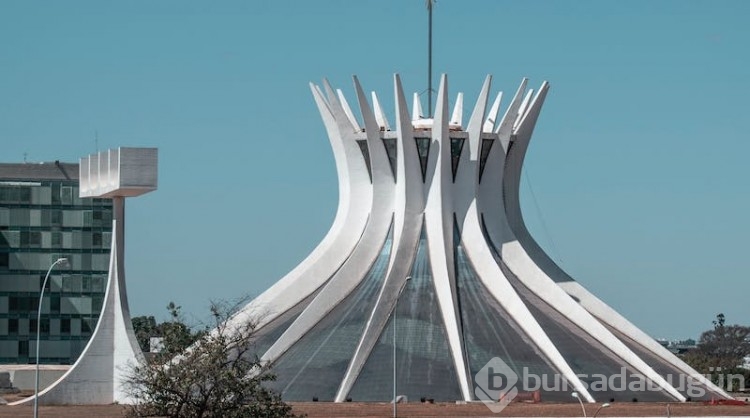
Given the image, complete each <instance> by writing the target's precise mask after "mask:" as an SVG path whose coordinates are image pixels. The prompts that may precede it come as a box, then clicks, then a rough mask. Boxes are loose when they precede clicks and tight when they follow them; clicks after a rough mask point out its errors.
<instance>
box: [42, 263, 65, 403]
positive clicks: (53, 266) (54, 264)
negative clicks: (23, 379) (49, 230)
mask: <svg viewBox="0 0 750 418" xmlns="http://www.w3.org/2000/svg"><path fill="white" fill-rule="evenodd" d="M58 264H60V265H63V264H68V259H67V258H65V257H60V258H58V259H57V260H56V261H55V262H54V263H52V265H51V266H49V270H47V275H46V276H44V282H42V291H41V292H40V293H39V306H38V307H37V313H36V377H35V378H34V418H38V417H39V340H40V335H41V322H42V298H44V288H45V287H47V280H48V279H49V275H50V273H52V269H53V268H55V266H56V265H58Z"/></svg>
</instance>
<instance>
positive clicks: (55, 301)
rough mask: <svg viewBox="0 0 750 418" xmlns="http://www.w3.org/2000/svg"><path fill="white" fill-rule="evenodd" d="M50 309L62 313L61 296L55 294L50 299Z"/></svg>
mask: <svg viewBox="0 0 750 418" xmlns="http://www.w3.org/2000/svg"><path fill="white" fill-rule="evenodd" d="M49 310H50V312H52V313H60V297H59V296H53V297H51V298H50V299H49Z"/></svg>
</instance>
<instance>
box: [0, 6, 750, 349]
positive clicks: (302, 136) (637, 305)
mask: <svg viewBox="0 0 750 418" xmlns="http://www.w3.org/2000/svg"><path fill="white" fill-rule="evenodd" d="M747 16H750V2H746V1H686V0H679V1H666V0H665V1H659V2H653V1H576V2H572V1H567V2H562V1H455V0H441V1H439V2H438V3H437V6H436V7H435V15H434V23H435V36H434V48H435V49H434V71H435V74H438V73H442V72H445V73H448V74H449V79H450V86H451V89H452V93H451V97H454V96H455V93H456V92H457V91H459V90H460V91H463V92H464V93H465V95H466V98H465V99H466V102H467V103H473V101H474V100H475V98H476V95H477V93H478V91H479V88H480V86H481V83H482V81H483V78H484V76H485V75H486V74H488V73H489V74H493V76H494V80H493V90H494V91H497V90H504V91H505V92H507V93H512V91H514V90H515V88H516V87H517V85H518V83H519V81H520V79H521V78H522V77H524V76H526V77H529V78H530V79H531V84H532V85H534V86H538V85H539V84H540V83H541V82H542V81H543V80H548V81H549V82H550V83H551V86H552V89H551V92H550V95H549V96H548V99H547V102H546V104H545V108H544V111H543V113H542V116H541V119H540V122H539V125H538V128H537V130H536V132H535V136H534V139H533V140H532V145H531V147H530V150H529V156H528V159H527V165H526V167H525V168H526V172H525V174H526V177H527V180H528V181H525V183H524V189H523V191H522V193H523V194H522V198H523V204H524V211H525V212H524V213H525V216H526V219H527V222H528V224H529V227H530V229H531V231H532V233H533V234H534V235H535V236H536V237H537V239H538V241H539V242H540V243H541V245H542V246H543V247H545V248H546V249H547V250H548V251H549V252H550V253H551V255H552V256H553V258H554V259H555V260H558V261H559V262H560V263H561V265H562V267H563V268H564V269H566V270H567V271H568V272H569V273H570V274H571V275H573V276H574V277H575V278H577V280H579V281H580V282H581V283H583V284H584V285H585V286H586V287H588V288H589V289H590V290H592V291H593V292H594V293H595V294H597V295H598V296H600V297H601V298H602V299H603V300H605V301H606V302H608V303H610V304H611V305H612V306H614V307H615V308H616V309H618V310H619V311H620V312H621V313H623V314H624V315H625V316H626V317H628V318H629V319H631V320H632V321H633V322H634V323H636V324H637V325H639V326H641V327H642V328H643V329H644V330H646V331H647V332H649V333H650V334H652V335H654V336H655V337H674V338H682V337H697V336H698V335H699V333H700V332H701V331H702V330H704V329H707V328H708V327H710V325H711V320H712V319H713V317H714V315H715V314H716V313H719V312H723V313H725V314H726V316H727V320H728V322H731V323H734V322H740V323H744V324H749V323H750V315H749V314H750V304H748V303H747V295H748V290H750V284H749V283H748V280H747V279H748V273H747V271H748V268H749V266H748V261H747V260H748V258H750V257H748V256H747V254H746V253H747V250H748V244H747V237H748V233H749V232H750V222H749V221H748V218H747V215H746V214H747V213H750V198H749V197H748V192H747V190H748V179H750V169H748V164H747V162H746V161H747V156H748V154H750V145H749V144H748V139H749V138H748V135H747V120H748V114H750V105H749V104H748V100H747V99H746V94H747V92H748V91H750V81H749V80H748V77H747V74H748V71H747V67H748V64H750V60H749V59H748V54H747V53H746V49H747V46H748V45H750V31H748V30H747V27H746V25H747V22H746V18H747ZM426 23H427V19H426V11H425V6H424V1H423V0H408V1H407V0H379V1H357V2H353V1H344V0H339V1H316V2H311V1H308V2H271V1H265V2H251V1H225V2H220V3H219V2H190V1H158V2H154V1H130V2H99V1H88V2H85V1H67V2H32V1H3V2H2V3H0V40H1V41H0V144H2V148H0V150H1V151H0V161H3V162H18V161H22V160H23V158H24V154H26V155H27V158H28V160H29V161H52V160H56V159H59V160H64V161H76V160H77V159H78V157H80V156H83V155H86V154H88V153H90V152H93V151H95V149H96V143H95V132H98V138H99V140H98V146H99V148H100V149H106V148H109V147H117V146H121V145H122V146H157V147H159V149H160V171H159V175H160V179H159V181H160V184H159V190H158V191H157V192H155V193H152V194H150V195H146V196H144V197H140V198H137V199H132V200H129V201H128V208H127V217H128V218H127V243H128V247H127V275H128V288H129V289H128V290H129V294H130V303H131V310H132V312H133V314H135V315H140V314H156V315H157V316H161V317H165V316H166V315H165V313H166V311H165V310H164V306H165V305H166V304H167V302H169V301H170V300H174V301H175V302H176V303H178V304H180V305H182V306H183V309H184V310H185V311H186V313H188V314H189V315H193V316H195V317H196V318H201V317H203V316H204V315H205V313H206V312H207V309H206V308H207V306H208V303H209V300H210V299H222V298H233V297H236V296H237V295H241V294H249V295H255V294H258V293H260V292H262V291H263V290H264V289H265V288H267V287H268V286H270V285H271V284H272V283H274V282H275V281H276V280H278V279H279V278H280V277H282V276H283V275H284V274H285V273H286V272H287V271H289V270H290V269H292V268H293V267H294V266H295V265H296V264H297V263H298V262H299V261H300V260H302V259H303V258H304V257H305V256H306V255H307V254H308V253H309V252H310V250H311V249H312V248H314V247H315V245H316V244H317V243H318V241H319V240H320V239H321V238H322V237H323V235H324V234H325V232H326V231H327V229H328V227H329V225H330V223H331V221H332V219H333V215H334V213H335V208H336V204H337V202H336V199H337V184H336V175H335V166H334V161H333V156H332V154H331V151H330V147H329V145H328V140H327V138H326V135H325V131H324V129H323V125H322V123H321V121H320V120H319V116H318V113H317V109H316V108H315V105H314V103H313V100H312V98H311V96H310V93H309V89H308V87H307V83H308V82H309V81H316V82H318V81H320V80H321V79H322V78H323V77H327V78H329V79H330V80H331V82H332V83H333V84H334V86H338V87H342V88H343V89H344V90H345V92H348V93H349V95H351V93H352V87H351V75H352V74H357V75H358V76H359V77H360V80H361V81H362V83H363V84H364V86H365V88H366V89H370V90H376V91H378V92H379V96H380V98H381V101H382V102H383V104H384V107H385V108H386V112H388V113H390V114H392V107H393V105H392V102H393V94H392V85H391V82H392V81H391V80H392V74H393V73H394V72H398V73H400V74H401V75H402V78H403V81H404V85H405V88H406V89H407V90H408V91H422V90H424V89H425V88H426V55H427V54H426ZM466 107H467V109H468V108H470V105H467V106H466ZM529 187H531V188H529ZM532 189H533V196H535V197H536V199H534V198H533V196H532V193H530V190H532ZM535 201H536V203H535ZM545 226H546V227H545Z"/></svg>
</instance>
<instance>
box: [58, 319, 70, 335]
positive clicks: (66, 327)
mask: <svg viewBox="0 0 750 418" xmlns="http://www.w3.org/2000/svg"><path fill="white" fill-rule="evenodd" d="M60 333H61V334H70V318H63V319H61V320H60Z"/></svg>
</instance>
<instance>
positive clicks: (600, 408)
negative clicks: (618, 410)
mask: <svg viewBox="0 0 750 418" xmlns="http://www.w3.org/2000/svg"><path fill="white" fill-rule="evenodd" d="M602 408H609V403H603V404H601V406H599V408H597V410H596V412H594V418H596V416H597V415H599V411H601V410H602Z"/></svg>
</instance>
